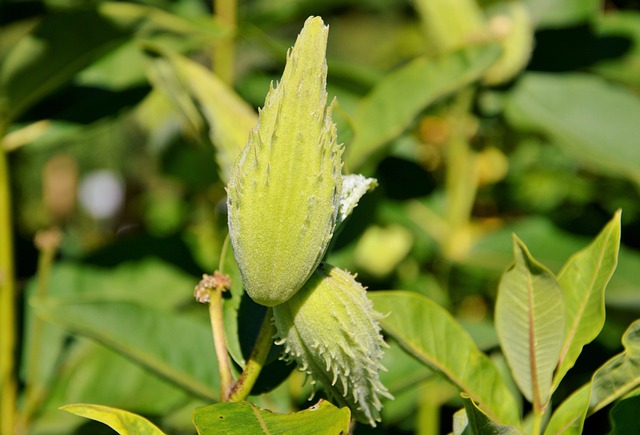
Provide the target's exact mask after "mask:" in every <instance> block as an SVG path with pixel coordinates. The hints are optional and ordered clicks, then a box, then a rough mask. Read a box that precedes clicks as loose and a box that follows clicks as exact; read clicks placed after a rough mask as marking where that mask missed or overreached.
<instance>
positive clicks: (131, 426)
mask: <svg viewBox="0 0 640 435" xmlns="http://www.w3.org/2000/svg"><path fill="white" fill-rule="evenodd" d="M60 409H61V410H63V411H67V412H70V413H71V414H75V415H79V416H80V417H86V418H89V419H91V420H95V421H99V422H101V423H104V424H106V425H107V426H109V427H110V428H112V429H113V430H115V431H116V432H118V433H119V434H120V435H162V434H164V432H162V431H161V430H160V429H158V427H157V426H156V425H154V424H153V423H151V422H150V421H149V420H147V419H146V418H144V417H142V416H140V415H137V414H133V413H131V412H128V411H123V410H121V409H117V408H111V407H109V406H104V405H91V404H84V403H79V404H75V405H65V406H61V407H60Z"/></svg>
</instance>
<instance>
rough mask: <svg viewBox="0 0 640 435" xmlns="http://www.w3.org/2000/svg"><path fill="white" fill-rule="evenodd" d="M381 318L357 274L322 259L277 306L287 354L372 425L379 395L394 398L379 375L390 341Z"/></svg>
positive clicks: (376, 416) (281, 339) (377, 418)
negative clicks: (306, 279) (295, 290)
mask: <svg viewBox="0 0 640 435" xmlns="http://www.w3.org/2000/svg"><path fill="white" fill-rule="evenodd" d="M380 317H381V315H380V314H379V313H377V312H375V311H374V310H373V306H372V303H371V301H370V300H369V299H367V296H366V292H365V289H364V288H363V287H362V286H361V285H360V284H359V283H358V282H357V281H356V280H355V279H354V277H353V276H351V275H350V274H349V273H348V272H345V271H343V270H340V269H338V268H336V267H332V266H328V265H324V264H322V265H320V267H319V268H318V269H317V270H316V271H315V273H314V274H313V275H312V276H311V278H309V280H308V281H307V283H306V284H305V285H304V286H303V287H302V289H300V291H299V292H298V293H296V294H295V295H294V296H293V297H292V298H291V299H289V300H288V301H287V302H286V303H284V304H282V305H278V306H276V307H274V308H273V318H274V322H275V324H276V328H277V334H278V337H279V341H278V343H279V344H283V345H284V349H285V359H288V360H294V361H296V362H297V363H298V365H299V366H300V369H301V370H303V371H305V372H306V373H307V374H309V375H310V376H311V377H312V378H313V380H314V382H315V380H320V381H321V382H322V384H324V386H325V387H326V389H327V390H328V392H329V395H330V396H331V398H332V400H334V401H335V402H337V403H339V404H340V405H342V406H345V405H346V406H349V408H351V411H352V414H353V415H354V417H355V418H356V419H357V420H359V421H362V422H365V423H369V424H371V425H372V426H375V425H376V421H380V410H381V409H382V403H381V401H380V398H381V396H384V397H387V398H392V396H391V395H390V394H389V392H388V390H387V389H386V388H385V387H384V385H382V383H381V382H380V378H379V376H378V372H379V370H380V369H383V367H382V365H381V363H380V360H381V358H382V354H383V351H382V347H383V346H386V344H385V343H384V340H383V339H382V336H381V334H380V325H379V323H378V321H379V319H380Z"/></svg>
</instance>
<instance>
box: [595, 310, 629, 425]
mask: <svg viewBox="0 0 640 435" xmlns="http://www.w3.org/2000/svg"><path fill="white" fill-rule="evenodd" d="M622 345H623V346H624V349H625V350H624V352H622V353H620V354H618V355H616V356H614V357H613V358H611V359H610V360H609V361H607V362H606V363H605V364H604V365H603V366H602V367H600V368H599V369H598V371H596V372H595V374H594V375H593V378H592V380H591V383H592V388H591V400H590V403H589V414H593V413H594V412H596V411H598V410H600V409H602V408H603V407H605V406H607V405H608V404H609V403H611V402H613V401H614V400H616V399H619V398H620V397H623V396H624V395H626V394H628V393H629V392H631V391H632V390H633V389H634V388H636V387H638V386H640V320H636V321H635V322H633V323H632V324H631V326H629V329H627V331H626V332H625V333H624V336H623V337H622Z"/></svg>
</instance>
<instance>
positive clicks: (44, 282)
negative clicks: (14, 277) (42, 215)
mask: <svg viewBox="0 0 640 435" xmlns="http://www.w3.org/2000/svg"><path fill="white" fill-rule="evenodd" d="M61 239H62V234H61V233H60V230H58V229H57V228H53V229H51V230H46V231H41V232H39V233H38V234H36V237H35V244H36V246H37V248H38V249H39V250H40V256H39V258H38V273H37V276H38V284H37V287H36V295H35V297H36V300H41V299H43V298H44V297H45V296H46V294H47V289H48V287H49V277H50V276H51V266H52V264H53V260H54V259H55V256H56V253H57V252H58V247H59V246H60V242H61ZM41 349H42V320H41V319H40V318H39V317H38V316H34V320H33V329H32V331H31V337H30V349H29V350H30V352H29V360H28V365H27V379H26V381H27V385H26V387H25V392H24V397H25V401H24V411H23V412H22V421H21V426H22V427H24V428H26V427H27V426H28V423H29V420H31V418H32V416H33V415H34V413H35V412H36V411H37V410H38V408H39V406H40V404H41V403H42V400H43V399H44V398H45V397H46V394H47V391H46V387H45V386H44V385H41V384H40V383H38V364H39V363H40V350H41Z"/></svg>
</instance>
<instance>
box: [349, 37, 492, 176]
mask: <svg viewBox="0 0 640 435" xmlns="http://www.w3.org/2000/svg"><path fill="white" fill-rule="evenodd" d="M499 54H500V49H499V48H498V47H497V46H494V45H483V46H477V47H470V48H467V49H464V50H461V51H458V52H454V53H451V54H448V55H445V56H442V57H441V58H437V59H429V58H426V57H420V58H418V59H415V60H413V61H411V62H410V63H409V64H407V65H405V66H403V67H402V68H400V69H398V70H397V71H394V72H393V73H391V74H389V75H388V76H387V77H386V78H385V79H384V80H383V81H381V82H380V83H378V85H376V87H375V88H374V89H373V90H372V91H371V92H370V93H369V94H368V95H367V96H366V97H365V98H364V99H363V100H362V101H361V102H360V103H359V105H358V107H357V109H356V111H355V113H354V115H353V125H354V130H355V139H354V141H353V142H352V143H351V144H349V145H347V147H346V151H345V162H346V163H345V164H346V167H347V168H348V169H349V170H350V171H351V172H353V171H356V170H357V169H358V168H359V167H360V166H362V164H363V163H364V162H365V160H366V159H367V158H368V157H370V156H372V155H375V153H377V152H378V151H379V150H380V148H381V147H382V146H383V145H385V144H386V143H387V142H388V141H390V140H391V139H393V138H395V137H396V136H398V135H399V134H400V133H402V131H403V130H404V129H406V128H407V127H408V126H409V125H410V124H411V123H412V122H413V120H414V119H415V117H416V115H418V114H419V113H420V112H421V111H422V110H424V109H425V108H426V107H427V106H429V105H430V104H432V103H433V102H434V101H436V100H438V99H439V98H442V97H444V96H446V95H447V94H450V93H452V92H454V91H456V90H458V89H460V88H462V87H464V86H466V85H468V84H469V83H472V82H473V81H475V80H477V79H478V78H480V77H481V76H482V74H483V73H484V71H485V70H486V69H487V68H488V67H489V66H490V65H491V64H492V63H493V61H495V60H496V59H497V58H498V55H499Z"/></svg>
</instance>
